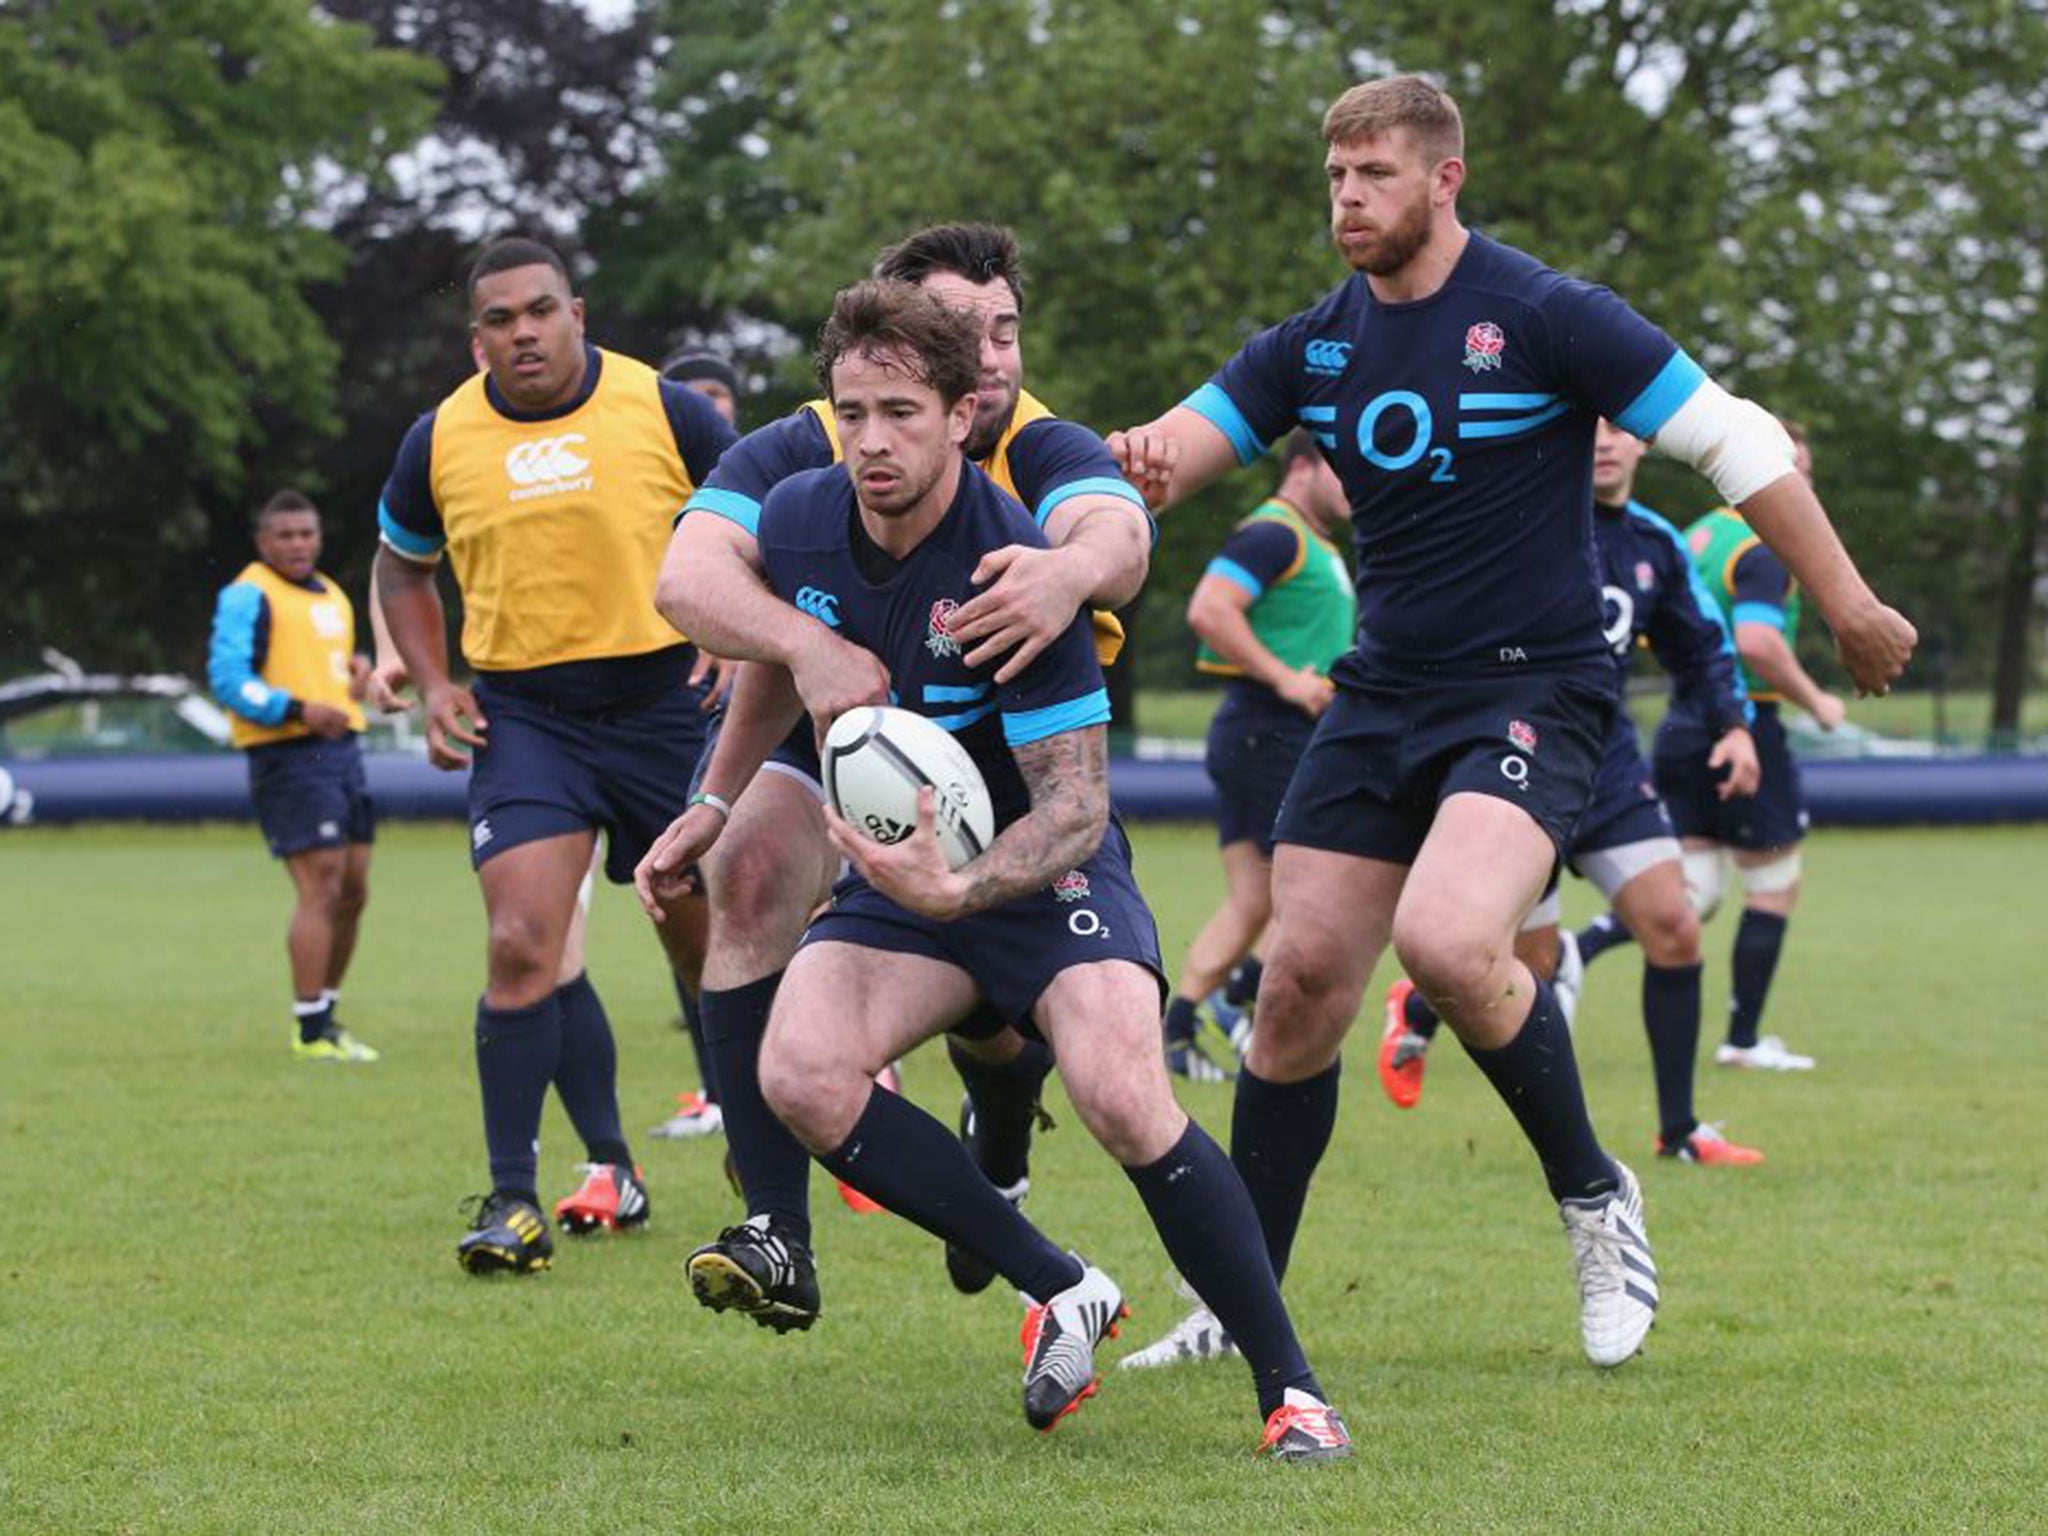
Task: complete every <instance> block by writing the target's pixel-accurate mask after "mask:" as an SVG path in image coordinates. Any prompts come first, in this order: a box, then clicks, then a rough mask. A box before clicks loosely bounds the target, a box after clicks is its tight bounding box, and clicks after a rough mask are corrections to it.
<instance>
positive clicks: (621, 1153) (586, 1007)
mask: <svg viewBox="0 0 2048 1536" xmlns="http://www.w3.org/2000/svg"><path fill="white" fill-rule="evenodd" d="M555 997H556V999H557V1000H558V1001H559V1002H560V1003H561V1005H562V1051H561V1055H560V1056H559V1057H557V1058H556V1061H555V1092H556V1093H558V1094H560V1095H561V1096H562V1108H564V1109H566V1110H567V1111H568V1112H569V1123H570V1124H571V1125H573V1126H575V1127H576V1134H577V1135H578V1136H581V1137H582V1138H583V1145H584V1146H585V1147H587V1148H588V1149H589V1151H590V1160H591V1161H592V1162H593V1163H621V1164H624V1165H625V1166H626V1167H629V1168H630V1167H631V1166H632V1164H633V1153H632V1149H631V1148H629V1147H628V1146H627V1145H626V1132H625V1129H624V1127H622V1126H621V1125H620V1124H619V1048H618V1045H617V1043H616V1042H615V1041H614V1040H613V1039H612V1022H611V1020H610V1019H608V1018H607V1017H605V1011H604V1003H603V1002H602V1001H600V1000H599V998H598V995H597V988H595V987H593V986H592V985H591V984H590V973H589V972H587V971H583V972H579V973H578V974H577V977H576V979H575V980H574V981H571V982H568V983H566V984H565V985H563V986H559V987H557V988H555Z"/></svg>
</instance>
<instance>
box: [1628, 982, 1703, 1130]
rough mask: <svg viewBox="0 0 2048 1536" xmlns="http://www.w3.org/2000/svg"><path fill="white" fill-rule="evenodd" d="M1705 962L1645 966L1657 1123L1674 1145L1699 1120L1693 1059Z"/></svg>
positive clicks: (1645, 1005)
mask: <svg viewBox="0 0 2048 1536" xmlns="http://www.w3.org/2000/svg"><path fill="white" fill-rule="evenodd" d="M1704 969H1705V967H1704V966H1702V965H1701V964H1700V963H1699V962H1698V961H1695V962H1693V964H1691V965H1670V966H1666V965H1645V966H1644V967H1643V1028H1644V1029H1645V1030H1646V1031H1647V1032H1648V1033H1649V1036H1650V1071H1651V1073H1652V1074H1653V1075H1654V1076H1655V1077H1656V1079H1657V1125H1658V1130H1659V1133H1660V1134H1661V1136H1662V1138H1663V1141H1664V1145H1665V1146H1666V1147H1667V1148H1675V1147H1676V1146H1677V1145H1678V1144H1679V1143H1680V1142H1682V1141H1684V1140H1685V1138H1686V1137H1688V1136H1690V1135H1691V1134H1692V1133H1693V1130H1694V1128H1695V1127H1696V1126H1698V1124H1699V1120H1698V1119H1697V1118H1696V1117H1695V1116H1694V1114H1693V1109H1692V1079H1693V1061H1694V1058H1695V1057H1696V1056H1697V1055H1698V1054H1699V1048H1700V973H1701V971H1702V970H1704Z"/></svg>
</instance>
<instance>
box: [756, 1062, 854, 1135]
mask: <svg viewBox="0 0 2048 1536" xmlns="http://www.w3.org/2000/svg"><path fill="white" fill-rule="evenodd" d="M760 1075H761V1097H762V1099H763V1100H765V1101H766V1102H767V1105H768V1107H769V1108H770V1109H771V1110H773V1111H774V1112H775V1118H776V1119H778V1120H780V1121H781V1122H782V1123H783V1124H784V1125H786V1126H788V1127H789V1129H790V1133H791V1134H792V1135H793V1136H795V1137H796V1139H797V1140H798V1141H800V1142H802V1143H803V1144H804V1145H805V1146H806V1147H808V1148H810V1149H811V1151H813V1152H830V1151H832V1150H833V1149H834V1148H836V1147H838V1146H840V1145H841V1144H842V1143H843V1142H844V1141H845V1140H846V1137H847V1134H848V1133H849V1132H850V1131H851V1130H852V1128H853V1124H854V1122H855V1121H856V1120H858V1119H859V1118H860V1106H859V1105H858V1104H857V1103H853V1102H851V1100H850V1098H849V1095H848V1094H847V1092H846V1084H845V1083H844V1082H842V1081H841V1080H840V1078H839V1077H838V1076H837V1075H835V1074H833V1073H831V1072H829V1071H826V1070H824V1069H823V1068H822V1067H821V1065H820V1064H818V1063H816V1062H812V1061H807V1060H805V1059H804V1058H802V1057H801V1056H798V1055H795V1054H792V1053H790V1052H787V1051H774V1050H764V1051H763V1052H762V1053H761V1065H760Z"/></svg>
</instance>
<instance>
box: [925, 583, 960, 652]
mask: <svg viewBox="0 0 2048 1536" xmlns="http://www.w3.org/2000/svg"><path fill="white" fill-rule="evenodd" d="M959 611H960V605H959V604H958V603H956V602H954V601H953V599H952V598H950V597H942V598H940V599H939V600H938V601H937V602H936V603H933V604H932V617H931V623H930V624H928V625H927V626H926V628H925V632H924V648H925V649H926V650H928V651H930V652H931V653H932V654H933V655H934V656H958V655H959V654H960V642H959V641H958V640H955V639H954V638H953V615H954V614H956V613H958V612H959Z"/></svg>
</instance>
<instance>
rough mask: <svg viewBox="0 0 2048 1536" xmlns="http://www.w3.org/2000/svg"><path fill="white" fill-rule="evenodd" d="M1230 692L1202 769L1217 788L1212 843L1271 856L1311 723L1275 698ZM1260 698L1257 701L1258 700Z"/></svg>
mask: <svg viewBox="0 0 2048 1536" xmlns="http://www.w3.org/2000/svg"><path fill="white" fill-rule="evenodd" d="M1253 687H1256V685H1237V686H1233V687H1232V688H1231V689H1230V691H1229V692H1228V693H1226V694H1225V695H1224V696H1223V702H1222V704H1220V705H1219V706H1218V707H1217V710H1216V716H1215V718H1214V719H1213V720H1211V721H1210V722H1209V748H1208V752H1207V754H1206V756H1205V758H1204V765H1205V766H1206V767H1207V768H1208V770H1209V778H1210V780H1211V782H1213V783H1214V784H1215V786H1216V841H1217V843H1218V844H1220V845H1222V846H1223V847H1226V848H1227V847H1228V846H1230V844H1232V843H1245V842H1250V843H1257V844H1258V845H1259V852H1260V853H1263V854H1265V855H1266V856H1267V857H1268V858H1271V857H1272V854H1273V823H1274V821H1275V819H1276V818H1277V817H1278V816H1279V814H1280V802H1281V800H1282V799H1284V798H1285V797H1286V794H1287V785H1288V781H1289V780H1291V779H1292V778H1293V777H1294V769H1295V765H1296V764H1297V763H1299V762H1300V761H1301V755H1302V753H1303V752H1305V751H1306V750H1307V749H1308V740H1309V736H1310V734H1311V733H1312V732H1313V731H1314V730H1315V722H1314V721H1313V720H1311V719H1309V717H1308V716H1307V715H1304V714H1303V713H1302V712H1301V711H1300V710H1298V709H1296V708H1295V707H1294V706H1293V705H1291V704H1288V703H1285V702H1284V701H1282V700H1281V699H1280V697H1279V696H1278V695H1277V694H1274V693H1272V692H1271V691H1270V690H1268V689H1264V688H1259V689H1258V692H1257V694H1254V693H1253V692H1252V691H1251V689H1252V688H1253ZM1259 694H1263V695H1264V697H1263V698H1261V697H1259V696H1258V695H1259Z"/></svg>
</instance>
